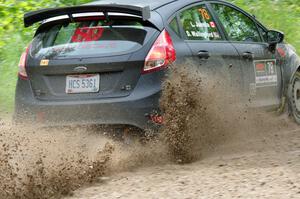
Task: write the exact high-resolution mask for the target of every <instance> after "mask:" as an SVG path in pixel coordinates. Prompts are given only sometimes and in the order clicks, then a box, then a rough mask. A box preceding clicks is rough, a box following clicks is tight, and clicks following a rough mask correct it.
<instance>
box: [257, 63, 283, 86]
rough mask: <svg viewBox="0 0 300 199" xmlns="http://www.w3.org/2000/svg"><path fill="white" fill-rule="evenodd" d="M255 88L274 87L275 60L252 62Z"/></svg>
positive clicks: (275, 80)
mask: <svg viewBox="0 0 300 199" xmlns="http://www.w3.org/2000/svg"><path fill="white" fill-rule="evenodd" d="M254 68H255V84H256V87H264V86H276V85H277V81H278V79H277V71H276V60H260V61H254Z"/></svg>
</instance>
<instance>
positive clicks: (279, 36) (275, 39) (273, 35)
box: [267, 30, 284, 53]
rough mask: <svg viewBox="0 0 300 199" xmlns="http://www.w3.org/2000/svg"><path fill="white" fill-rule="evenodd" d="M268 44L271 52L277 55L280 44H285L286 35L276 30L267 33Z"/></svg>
mask: <svg viewBox="0 0 300 199" xmlns="http://www.w3.org/2000/svg"><path fill="white" fill-rule="evenodd" d="M267 38H268V43H269V44H270V46H269V50H270V51H271V52H272V53H275V51H276V47H277V44H278V43H281V42H283V40H284V34H283V33H282V32H279V31H276V30H269V31H268V32H267Z"/></svg>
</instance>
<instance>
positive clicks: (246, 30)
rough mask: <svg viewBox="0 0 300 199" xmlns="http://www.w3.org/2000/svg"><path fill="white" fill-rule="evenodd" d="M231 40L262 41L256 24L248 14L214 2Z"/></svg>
mask: <svg viewBox="0 0 300 199" xmlns="http://www.w3.org/2000/svg"><path fill="white" fill-rule="evenodd" d="M212 7H213V9H214V10H215V12H216V13H217V15H218V17H219V19H220V21H221V23H222V24H223V26H224V28H225V31H226V32H227V35H228V36H229V39H230V40H231V41H245V42H247V41H248V42H261V38H260V35H259V32H258V30H257V27H256V24H255V23H254V21H252V19H250V18H249V17H248V16H246V15H244V14H243V13H241V12H240V11H237V10H235V9H233V8H231V7H229V6H226V5H223V4H212Z"/></svg>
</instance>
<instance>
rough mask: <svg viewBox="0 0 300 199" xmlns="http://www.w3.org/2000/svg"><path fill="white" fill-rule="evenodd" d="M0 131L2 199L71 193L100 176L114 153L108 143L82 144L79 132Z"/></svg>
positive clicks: (7, 128) (83, 137) (5, 126)
mask: <svg viewBox="0 0 300 199" xmlns="http://www.w3.org/2000/svg"><path fill="white" fill-rule="evenodd" d="M0 130H1V131H0V132H1V134H0V143H1V146H0V161H1V162H0V176H1V184H0V190H2V191H1V192H0V198H3V199H15V198H20V199H23V198H24V199H27V198H28V199H29V198H30V199H37V198H39V199H48V198H60V197H62V196H63V195H68V194H71V193H72V191H74V190H76V189H78V188H80V187H81V186H82V185H83V184H87V183H91V182H94V181H96V180H97V179H98V178H99V177H100V176H102V175H104V174H105V172H106V170H107V165H108V164H109V162H110V160H111V154H112V153H113V151H114V146H113V145H112V144H110V143H109V142H108V141H107V142H105V143H103V140H98V143H97V145H93V144H92V143H88V142H86V143H85V141H88V139H87V137H88V136H87V135H84V134H83V133H81V131H80V130H79V129H78V130H76V131H75V132H74V131H73V130H72V131H71V130H70V131H66V130H64V131H63V132H62V131H59V132H58V131H56V132H55V131H51V132H49V131H45V132H42V131H39V132H35V129H33V128H28V127H26V128H22V129H16V128H12V127H11V126H10V125H8V124H5V123H4V124H2V126H1V129H0ZM85 133H86V132H85ZM101 142H102V143H103V144H102V146H101V145H100V143H101ZM88 145H89V146H88ZM100 146H101V147H100ZM93 147H96V148H93Z"/></svg>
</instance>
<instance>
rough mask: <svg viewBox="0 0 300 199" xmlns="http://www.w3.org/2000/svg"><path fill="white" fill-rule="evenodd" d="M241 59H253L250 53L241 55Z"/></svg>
mask: <svg viewBox="0 0 300 199" xmlns="http://www.w3.org/2000/svg"><path fill="white" fill-rule="evenodd" d="M243 58H244V59H249V60H253V59H254V54H253V53H252V52H244V53H243Z"/></svg>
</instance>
